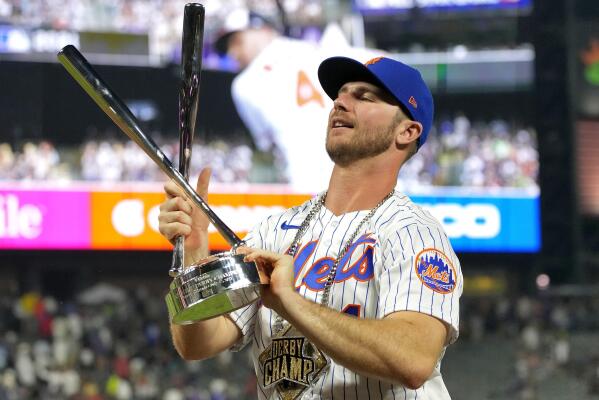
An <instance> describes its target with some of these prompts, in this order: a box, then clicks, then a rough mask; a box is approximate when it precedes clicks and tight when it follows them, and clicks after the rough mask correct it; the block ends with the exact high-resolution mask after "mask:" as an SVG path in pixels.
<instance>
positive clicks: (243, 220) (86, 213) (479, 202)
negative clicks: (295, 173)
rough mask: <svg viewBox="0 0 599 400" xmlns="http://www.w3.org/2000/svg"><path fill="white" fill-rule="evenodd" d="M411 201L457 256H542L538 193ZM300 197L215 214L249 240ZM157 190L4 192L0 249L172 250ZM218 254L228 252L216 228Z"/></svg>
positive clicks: (231, 201) (224, 197) (237, 201)
mask: <svg viewBox="0 0 599 400" xmlns="http://www.w3.org/2000/svg"><path fill="white" fill-rule="evenodd" d="M516 194H517V195H513V194H511V195H507V194H503V195H501V194H494V195H493V196H464V195H459V196H458V195H456V196H452V195H448V194H447V193H444V192H443V191H441V190H437V191H435V190H433V191H431V192H430V193H427V194H426V195H413V196H411V197H412V199H413V200H414V202H416V203H417V204H420V205H421V206H422V207H423V208H424V209H425V210H427V211H429V212H430V213H431V214H432V215H433V216H434V217H435V218H436V219H437V220H438V221H439V222H440V223H441V224H442V225H443V228H444V229H445V231H446V232H447V235H448V236H449V238H450V240H451V242H452V244H453V246H454V248H455V250H456V251H462V252H536V251H538V250H539V249H540V245H541V240H540V226H539V225H540V217H539V196H538V193H532V194H526V193H525V192H522V193H520V192H517V193H516ZM309 197H310V196H308V195H298V194H260V193H216V194H211V195H210V196H209V198H208V201H209V203H210V204H211V206H212V208H213V209H214V211H215V212H216V214H217V215H218V216H219V217H220V218H221V219H222V220H223V221H225V223H226V224H227V225H228V226H229V227H230V228H231V229H232V230H234V231H235V232H236V233H237V234H238V235H239V236H240V237H243V236H244V235H245V234H246V233H247V232H248V231H249V230H250V229H251V228H252V227H253V226H254V225H255V224H257V223H258V222H259V221H260V220H262V219H263V218H265V217H267V216H268V215H272V214H275V213H278V212H281V211H283V210H284V209H286V208H289V207H292V206H294V205H298V204H301V203H302V202H304V201H306V200H307V199H308V198H309ZM162 201H164V194H163V193H162V192H160V190H159V189H157V190H155V191H153V190H143V191H127V190H122V191H104V190H95V189H93V188H92V189H91V190H89V189H87V190H78V191H67V190H65V191H51V190H46V191H42V190H40V191H37V190H0V248H3V249H91V250H94V249H98V250H100V249H107V250H108V249H109V250H170V249H171V248H172V246H171V244H170V243H168V241H167V240H166V239H164V238H163V237H162V236H161V235H160V233H159V232H158V214H159V212H160V210H159V205H160V203H161V202H162ZM209 232H210V246H211V249H212V250H224V249H228V248H229V247H230V246H229V244H228V243H226V242H225V240H224V239H223V238H222V237H221V236H220V234H218V232H216V230H215V228H214V227H213V226H211V227H210V230H209Z"/></svg>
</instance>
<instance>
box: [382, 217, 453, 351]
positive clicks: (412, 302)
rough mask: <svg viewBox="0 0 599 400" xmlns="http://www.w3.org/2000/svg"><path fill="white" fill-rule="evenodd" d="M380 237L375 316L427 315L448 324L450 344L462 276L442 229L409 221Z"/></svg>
mask: <svg viewBox="0 0 599 400" xmlns="http://www.w3.org/2000/svg"><path fill="white" fill-rule="evenodd" d="M383 240H384V243H381V248H382V250H383V251H382V254H381V257H382V258H383V260H382V261H383V263H382V264H383V268H382V269H381V272H380V274H379V275H378V283H379V291H380V296H379V304H378V307H379V308H378V309H379V310H382V313H379V315H382V316H386V315H389V314H391V313H394V312H397V311H416V312H420V313H424V314H428V315H431V316H433V317H436V318H438V319H440V320H442V321H444V322H446V323H447V324H448V326H450V333H449V336H448V343H453V342H454V341H455V340H456V339H457V337H458V332H459V315H460V310H459V298H460V296H461V293H462V287H463V279H462V272H461V268H460V263H459V260H458V259H457V257H456V255H455V253H454V251H453V249H452V247H451V244H450V243H449V240H448V238H447V235H446V234H445V232H443V230H442V228H441V227H439V226H438V225H432V224H431V225H422V224H410V225H407V226H404V227H402V228H400V229H397V230H395V231H392V232H391V233H390V234H389V235H387V237H386V238H384V239H383Z"/></svg>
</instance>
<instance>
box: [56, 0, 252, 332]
mask: <svg viewBox="0 0 599 400" xmlns="http://www.w3.org/2000/svg"><path fill="white" fill-rule="evenodd" d="M203 32H204V7H203V6H202V5H201V4H196V3H191V4H187V5H186V6H185V14H184V26H183V43H182V50H183V52H182V57H181V59H182V83H181V92H180V95H179V129H180V158H179V170H177V169H176V168H175V167H174V166H173V165H172V163H171V161H170V160H169V159H168V158H167V157H166V156H165V155H164V153H163V152H162V151H161V150H160V148H159V147H158V146H157V145H156V144H155V143H154V141H153V140H152V139H151V138H150V137H149V136H147V135H146V134H145V133H144V132H143V131H142V130H141V128H140V126H139V123H138V122H137V120H136V118H135V116H134V115H133V113H132V112H131V110H129V108H128V107H127V106H126V105H125V103H124V102H123V101H121V99H120V98H119V97H118V96H116V94H114V92H113V91H112V90H111V89H110V88H109V87H108V85H106V83H104V82H103V81H102V79H101V78H100V76H99V75H98V73H97V72H96V71H94V69H93V68H92V67H91V65H90V64H89V63H88V62H87V60H86V59H85V57H83V55H82V54H81V53H80V52H79V51H78V50H77V49H76V48H75V47H74V46H72V45H68V46H66V47H64V48H63V49H62V50H61V51H60V52H59V53H58V60H59V61H60V63H61V64H62V65H63V66H64V67H65V68H66V70H67V71H68V72H69V74H70V75H71V76H72V77H73V78H74V79H75V80H76V81H77V82H78V83H79V85H81V87H82V88H83V89H84V90H85V92H86V93H87V94H88V95H89V96H90V97H91V98H92V99H93V100H94V101H95V102H96V103H97V104H98V106H99V107H100V108H101V109H102V111H104V112H105V113H106V114H107V115H108V117H110V119H112V121H113V122H114V123H115V124H116V125H117V126H118V127H119V128H120V129H121V131H123V133H125V134H126V135H127V136H128V137H129V138H130V139H131V140H133V141H134V142H135V143H137V144H138V145H139V147H141V149H142V150H143V151H144V152H145V153H146V154H147V155H148V156H149V157H150V158H151V159H152V160H153V161H154V162H155V163H156V165H158V167H160V169H161V170H162V171H163V172H164V173H165V174H166V175H167V176H168V177H169V178H171V179H172V180H173V181H174V182H175V183H176V184H177V185H178V186H179V187H180V188H181V189H182V190H183V191H184V193H185V194H186V196H187V197H188V198H189V199H190V200H191V201H192V202H193V203H194V204H195V205H196V206H197V207H198V208H199V209H200V210H201V211H202V212H203V213H204V214H205V215H206V216H207V217H208V219H209V220H210V222H212V224H213V225H214V226H215V227H216V229H217V230H218V232H219V233H220V234H221V235H222V236H223V237H224V238H225V240H227V242H228V243H229V244H230V245H231V250H230V251H228V252H224V253H219V254H214V255H211V256H209V257H207V258H206V259H204V260H202V261H200V262H199V263H197V264H194V265H191V266H188V267H185V266H184V265H183V260H184V254H183V238H182V237H180V238H177V239H176V243H175V249H174V252H173V263H172V266H171V270H170V272H169V274H170V275H171V276H172V277H173V281H172V282H171V284H170V286H169V291H168V293H167V295H166V297H165V300H166V305H167V308H168V312H169V316H170V320H171V322H173V323H176V324H188V323H193V322H195V321H201V320H205V319H209V318H212V317H215V316H218V315H222V314H226V313H228V312H231V311H233V310H236V309H238V308H241V307H243V306H245V305H248V304H250V303H252V302H253V301H255V300H257V299H258V297H259V295H260V290H259V289H260V278H259V276H258V270H257V268H256V265H255V263H253V262H245V261H244V260H243V259H244V256H243V255H241V254H236V249H237V248H238V247H239V246H241V245H243V244H244V242H243V241H242V240H241V239H240V238H239V237H238V236H237V235H236V234H235V232H233V231H232V230H231V229H230V228H229V227H228V226H227V225H225V223H224V222H223V221H222V220H221V219H220V218H219V217H218V216H217V215H216V214H215V213H214V212H213V211H212V209H211V208H210V207H209V206H208V204H206V202H205V201H204V200H203V199H202V198H201V197H200V196H199V195H198V194H197V193H196V192H195V190H194V189H193V188H192V187H191V186H190V185H189V183H188V182H187V177H188V173H189V160H190V157H191V142H192V139H193V133H194V128H195V119H196V114H197V104H198V97H199V96H198V95H199V83H200V72H201V62H202V40H203Z"/></svg>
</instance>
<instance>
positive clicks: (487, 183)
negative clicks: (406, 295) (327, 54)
mask: <svg viewBox="0 0 599 400" xmlns="http://www.w3.org/2000/svg"><path fill="white" fill-rule="evenodd" d="M435 130H436V131H437V133H436V134H435V133H433V134H431V136H430V137H429V139H428V141H427V145H426V146H424V147H423V148H422V149H421V150H420V151H419V152H418V153H417V154H416V155H415V156H414V158H413V159H412V160H410V162H409V163H407V164H406V166H405V167H404V168H403V169H402V172H401V175H400V185H402V186H401V188H402V189H403V188H406V189H407V190H410V189H412V190H413V189H417V188H419V187H430V186H468V187H483V188H495V187H517V188H536V187H537V174H538V152H537V149H536V137H535V133H534V131H533V130H532V129H530V128H521V127H516V126H512V125H510V124H508V123H507V122H505V121H502V120H496V121H491V122H488V123H471V122H470V121H469V120H468V119H467V118H466V117H464V116H463V115H460V116H458V117H456V118H454V119H453V120H450V119H448V120H444V121H442V122H440V123H439V124H437V126H436V127H435ZM159 145H160V147H161V148H162V150H163V151H164V153H165V154H166V155H167V156H168V157H169V158H170V159H171V160H173V161H174V162H176V159H177V157H178V141H177V142H176V141H172V140H171V141H162V142H161V143H159ZM276 159H277V157H273V156H271V157H264V155H263V154H259V153H258V152H255V151H253V150H252V148H251V147H250V146H249V145H247V144H244V143H239V144H232V143H225V142H223V141H215V142H211V143H208V144H203V145H200V144H196V145H194V146H193V150H192V165H191V169H190V171H199V170H200V168H201V167H202V166H205V165H209V166H211V167H212V169H213V171H214V177H213V179H214V181H215V182H223V183H246V182H253V183H285V182H284V181H283V180H281V178H280V176H281V175H280V174H277V173H276V170H278V169H279V166H278V165H277V164H276ZM273 160H275V162H273ZM269 163H270V164H269ZM264 170H270V173H263V172H261V173H259V172H257V171H264ZM0 180H83V181H102V182H117V181H163V180H164V176H163V175H162V173H161V171H160V170H159V168H158V167H157V166H156V165H155V164H154V163H153V162H152V161H151V160H150V159H149V157H148V156H147V155H145V154H144V153H143V151H142V150H141V149H139V147H137V145H136V144H134V143H133V142H131V141H127V142H122V141H117V140H90V141H86V142H84V143H83V144H82V145H81V146H80V147H79V148H75V149H73V148H58V149H57V148H56V147H55V146H54V145H53V144H52V143H50V142H48V141H46V140H42V141H40V142H38V143H36V142H31V141H29V142H26V143H24V144H23V145H22V146H20V147H17V146H13V145H11V144H9V143H2V144H0Z"/></svg>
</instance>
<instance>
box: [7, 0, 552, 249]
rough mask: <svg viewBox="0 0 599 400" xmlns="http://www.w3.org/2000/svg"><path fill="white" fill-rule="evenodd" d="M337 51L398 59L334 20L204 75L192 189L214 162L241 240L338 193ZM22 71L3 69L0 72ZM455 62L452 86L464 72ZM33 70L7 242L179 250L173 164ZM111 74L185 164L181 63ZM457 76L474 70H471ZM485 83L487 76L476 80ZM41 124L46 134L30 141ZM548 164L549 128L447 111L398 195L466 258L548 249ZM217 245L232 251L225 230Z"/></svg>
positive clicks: (13, 152) (221, 208)
mask: <svg viewBox="0 0 599 400" xmlns="http://www.w3.org/2000/svg"><path fill="white" fill-rule="evenodd" d="M460 3H464V2H460ZM511 3H512V5H514V4H516V5H518V4H521V5H523V4H527V3H528V2H525V1H518V2H511ZM506 4H507V3H506ZM17 42H18V41H17ZM126 43H138V41H136V40H132V41H126ZM178 44H179V45H180V43H178ZM0 51H2V49H1V46H0ZM84 53H85V52H84ZM333 55H345V56H350V57H353V58H355V59H357V60H360V61H362V62H365V61H367V60H370V59H373V58H376V57H378V56H381V55H387V56H390V57H394V56H396V55H392V54H388V53H386V52H384V51H382V50H376V49H363V48H354V47H351V46H350V45H349V42H348V41H347V40H346V39H345V38H344V37H343V32H342V31H341V30H340V28H339V27H338V26H336V27H335V26H331V27H327V29H326V30H325V32H324V33H323V35H322V37H321V38H320V39H319V40H318V41H317V42H314V41H305V40H297V39H293V38H289V37H276V38H275V39H273V40H272V41H271V42H269V44H268V46H266V47H265V48H264V49H262V50H261V52H260V53H259V55H258V56H256V57H255V58H254V59H253V60H251V62H250V63H249V64H248V65H247V66H245V68H244V69H243V70H242V71H241V72H239V73H237V74H235V75H233V74H229V75H226V74H225V73H222V72H215V71H209V70H205V71H203V75H202V86H201V87H202V91H201V99H200V111H199V113H198V116H199V118H198V119H199V123H198V127H199V128H198V130H201V131H202V132H199V133H198V135H197V136H198V137H197V140H196V141H195V142H194V146H193V151H192V161H191V163H192V165H191V168H190V172H191V178H190V180H191V181H192V182H193V181H194V179H195V176H197V174H198V173H199V171H200V169H201V168H202V167H203V166H210V167H212V170H213V178H212V183H213V185H212V190H211V195H210V198H209V200H210V203H211V204H212V205H214V207H215V211H216V212H217V214H218V215H220V216H221V218H222V219H223V220H224V221H225V222H226V223H227V224H229V225H230V226H231V228H232V229H234V230H235V231H236V232H237V233H238V234H239V235H240V236H243V235H244V233H245V232H247V231H248V229H250V227H251V226H253V225H254V224H256V223H258V222H259V221H260V219H261V218H263V217H264V216H265V215H269V214H272V213H273V212H277V211H279V210H282V209H283V208H287V207H291V206H293V205H297V204H300V203H301V202H303V201H304V200H306V199H308V198H310V197H311V196H313V195H315V194H317V193H320V192H322V191H324V190H326V187H327V184H328V180H329V177H330V172H331V170H332V168H333V164H332V162H331V161H330V159H329V158H328V155H327V154H326V151H325V136H326V126H327V119H328V114H329V110H330V109H331V107H332V106H333V102H332V100H331V99H330V98H329V97H328V96H327V95H326V94H325V93H324V91H323V90H322V88H321V87H320V84H319V81H318V76H317V70H318V65H319V63H320V62H321V61H322V60H323V59H324V58H326V57H329V56H333ZM527 57H528V56H527ZM527 60H528V58H527ZM205 61H206V60H205ZM413 64H414V65H417V63H413ZM460 65H461V64H460ZM9 67H11V65H8V64H7V65H0V78H1V77H2V76H4V75H2V74H1V73H2V71H3V68H9ZM445 67H446V68H445V71H447V72H448V73H447V74H446V75H447V76H448V77H449V78H448V79H447V82H445V83H447V84H448V85H451V84H452V82H453V81H452V80H451V79H450V77H451V76H454V73H453V72H452V68H447V66H445ZM15 68H16V69H17V70H18V71H22V70H23V69H24V68H25V67H23V66H22V65H19V66H17V67H15V66H14V65H12V71H14V70H15ZM26 68H29V69H31V73H29V74H28V76H31V79H30V80H28V81H25V80H10V79H7V81H6V82H7V85H6V87H3V90H4V91H5V92H6V93H7V94H11V93H12V94H14V95H12V94H11V95H10V96H8V97H7V98H10V101H7V102H2V99H0V105H2V107H0V122H2V123H1V124H0V132H1V133H2V136H1V137H3V138H4V137H6V138H13V140H12V141H10V140H9V139H6V140H7V141H6V143H0V163H1V166H0V167H1V168H0V248H3V249H92V250H94V249H130V250H149V249H154V250H162V249H168V248H170V245H169V244H168V243H167V242H166V241H165V240H164V239H162V238H161V237H160V235H159V234H158V232H157V229H156V227H157V219H156V218H157V213H158V211H157V206H158V204H159V203H160V202H161V201H162V199H163V198H164V195H163V194H162V189H161V187H162V186H161V184H160V182H163V181H164V180H165V179H166V178H165V176H164V175H163V174H162V172H161V171H160V170H159V168H158V167H156V166H155V165H154V164H153V163H152V162H151V161H150V159H149V157H147V156H146V155H145V154H144V153H143V152H142V151H141V150H140V149H139V148H138V147H137V146H136V145H135V144H134V143H133V142H131V141H129V140H128V139H127V138H126V137H125V136H124V135H120V133H118V132H117V133H116V135H115V131H117V129H116V128H115V127H114V126H113V125H112V123H111V122H110V121H109V120H108V119H107V118H106V116H104V115H103V114H102V112H101V111H100V110H99V109H97V107H95V106H94V105H93V103H92V102H91V100H89V99H88V98H86V96H85V94H84V93H83V91H82V90H81V89H80V88H79V87H77V85H76V83H74V82H73V81H72V80H71V79H70V77H69V76H68V74H67V73H66V72H65V71H63V70H59V69H60V68H59V67H58V66H56V65H54V66H45V67H43V68H45V69H44V70H42V71H38V70H37V69H35V68H37V64H36V65H35V66H33V67H32V66H31V65H27V66H26ZM40 68H42V67H40ZM429 69H430V68H429ZM433 69H435V68H434V67H433ZM436 69H438V68H436ZM34 70H35V71H34ZM98 70H99V71H101V72H102V73H103V74H104V75H103V77H104V80H106V81H107V83H109V84H110V85H111V86H112V87H116V88H118V89H119V91H118V94H120V95H121V96H122V97H123V98H124V99H125V101H126V102H127V104H128V105H129V106H130V108H131V109H132V111H133V112H134V113H135V114H136V116H137V117H138V119H139V121H140V123H141V124H142V125H143V126H144V127H145V128H147V129H148V131H147V133H149V134H150V135H151V136H153V137H154V139H155V140H156V141H157V142H158V144H159V145H160V147H161V148H162V149H163V151H164V152H165V153H166V155H167V156H168V157H169V158H170V159H171V160H172V161H173V164H174V165H177V157H178V139H177V135H178V131H177V121H176V118H171V116H176V115H177V110H176V107H177V105H176V99H177V91H178V85H179V84H180V80H179V77H178V76H177V74H176V73H173V72H174V70H173V69H169V68H164V69H161V68H152V67H141V66H140V67H128V68H117V67H108V66H107V67H104V68H98ZM455 70H456V71H458V70H459V72H462V73H463V75H468V76H473V75H472V74H465V72H464V70H462V69H460V68H459V65H456V67H455ZM34 72H35V73H34ZM11 73H14V72H11ZM423 75H424V77H425V79H427V80H428V81H429V84H430V86H431V87H432V88H433V93H434V94H435V95H436V94H439V92H440V91H441V90H440V89H439V87H438V86H442V85H440V84H439V82H438V79H439V76H437V75H435V76H433V79H436V80H434V81H433V80H430V79H429V78H430V76H429V74H426V73H424V74H423ZM490 75H492V74H490ZM6 76H11V75H10V73H9V74H7V75H6ZM229 76H230V78H229ZM456 76H457V75H456ZM223 77H224V78H223ZM36 79H37V81H36ZM44 79H46V80H44ZM457 81H458V82H461V81H460V79H457ZM475 81H478V79H477V78H476V76H473V80H472V81H469V84H472V83H473V82H475ZM148 82H151V84H148ZM457 86H459V85H457ZM473 87H474V86H472V85H470V86H468V91H469V92H471V91H472V88H473ZM458 89H459V90H464V85H463V84H462V85H461V86H459V87H456V90H458ZM512 89H513V88H512ZM518 89H520V87H518ZM41 90H44V91H45V92H40V91H41ZM23 93H27V96H26V98H25V97H23ZM441 94H442V93H441ZM169 99H170V100H169ZM227 99H228V100H227ZM29 100H31V101H30V103H27V104H28V105H27V106H25V105H21V106H19V102H22V104H25V101H29ZM92 106H93V107H92ZM454 109H455V107H454ZM11 110H12V111H11ZM40 110H43V112H39V111H40ZM518 112H519V113H520V110H518ZM19 118H20V119H22V121H20V122H18V123H17V122H15V121H16V120H17V119H19ZM169 121H171V122H169ZM235 121H238V124H237V125H235V124H236V122H235ZM29 127H33V128H31V129H30V130H31V131H32V133H33V134H34V135H35V139H32V140H28V137H27V136H26V135H27V133H26V132H24V131H26V130H27V129H29ZM36 129H37V130H36ZM67 132H69V133H68V134H67ZM90 132H91V133H94V134H90ZM48 135H54V136H53V138H49V137H48ZM66 136H69V137H70V139H68V140H66V139H65V138H66ZM73 137H74V138H75V139H74V140H76V141H77V143H76V144H74V143H73V141H74V140H73V139H72V138H73ZM67 141H68V142H69V143H68V144H64V143H60V142H67ZM538 168H539V165H538V154H537V142H536V134H535V131H534V129H533V128H532V127H531V126H529V125H528V124H527V123H526V122H524V121H519V120H518V119H517V117H516V118H515V117H513V116H512V117H509V116H503V117H502V114H501V113H500V112H499V113H498V114H497V115H494V116H492V117H490V116H488V115H487V116H482V117H481V116H479V115H478V114H477V113H476V112H475V111H470V110H468V109H463V110H461V111H457V110H454V111H452V112H451V113H446V114H439V115H438V116H437V118H436V120H435V123H434V127H433V129H432V132H431V134H430V135H429V139H428V141H427V143H426V144H425V146H423V147H422V149H421V150H420V151H419V152H418V153H417V154H416V155H415V156H414V157H413V158H412V159H411V160H410V161H409V162H408V163H407V164H406V165H405V166H404V167H403V168H402V171H401V174H400V177H399V180H398V184H397V190H399V191H401V192H403V193H405V194H407V195H409V196H411V197H412V198H413V200H414V201H415V202H416V203H418V204H420V205H421V206H422V207H423V208H425V209H427V210H429V211H430V212H431V214H432V215H433V216H434V217H436V218H437V219H438V220H439V221H440V222H441V224H443V226H444V227H445V229H446V231H447V233H448V235H449V237H450V239H451V240H452V242H453V244H454V248H455V249H456V250H457V251H461V252H536V251H538V250H539V248H540V245H541V238H540V218H539V187H538V179H537V176H538ZM211 245H212V249H213V250H219V249H223V248H225V247H227V245H226V243H224V242H223V240H222V239H220V238H218V235H217V234H216V233H215V232H214V234H213V240H212V241H211Z"/></svg>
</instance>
